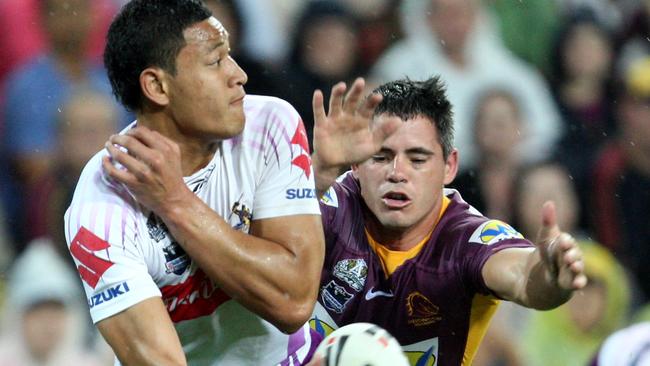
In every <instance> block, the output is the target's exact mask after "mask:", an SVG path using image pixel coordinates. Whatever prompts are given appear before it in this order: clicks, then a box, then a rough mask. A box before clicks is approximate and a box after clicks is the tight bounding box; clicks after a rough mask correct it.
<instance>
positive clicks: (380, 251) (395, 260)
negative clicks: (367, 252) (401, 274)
mask: <svg viewBox="0 0 650 366" xmlns="http://www.w3.org/2000/svg"><path fill="white" fill-rule="evenodd" d="M450 202H451V200H450V199H449V198H447V197H446V196H442V205H441V207H440V214H438V218H437V219H436V223H435V224H433V227H431V231H429V233H428V234H427V236H426V237H425V238H424V239H422V241H420V242H419V243H418V244H417V245H415V246H414V247H413V248H411V249H409V250H406V251H400V250H390V249H388V248H386V247H385V246H384V245H382V244H380V243H379V242H377V241H376V240H375V239H373V238H372V236H370V233H369V232H368V230H367V229H366V230H365V231H366V237H367V238H368V243H369V244H370V247H371V248H372V250H373V251H374V252H375V253H376V254H377V256H379V260H380V262H381V266H382V268H383V269H384V275H385V276H386V277H387V278H388V276H390V275H392V274H393V272H395V270H396V269H397V267H399V266H401V265H402V263H404V262H406V261H407V260H409V259H411V258H413V257H415V256H416V255H418V253H420V251H421V250H422V248H423V247H424V244H425V243H426V242H428V241H429V238H430V237H431V234H432V233H433V230H434V229H435V228H436V225H437V224H438V221H440V218H441V217H442V215H443V214H444V213H445V210H447V207H448V206H449V203H450Z"/></svg>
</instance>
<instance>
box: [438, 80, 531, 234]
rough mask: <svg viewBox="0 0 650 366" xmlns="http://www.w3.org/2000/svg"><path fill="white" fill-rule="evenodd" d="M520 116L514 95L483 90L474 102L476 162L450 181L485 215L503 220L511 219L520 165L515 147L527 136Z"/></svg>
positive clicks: (508, 220) (493, 90)
mask: <svg viewBox="0 0 650 366" xmlns="http://www.w3.org/2000/svg"><path fill="white" fill-rule="evenodd" d="M522 118H523V116H522V115H521V109H520V106H519V101H518V100H517V98H516V97H515V96H514V95H512V94H511V93H509V92H507V91H505V90H499V89H489V90H487V91H485V92H484V93H483V95H482V96H481V97H480V98H479V100H478V102H477V104H476V113H475V117H474V125H473V127H474V128H473V136H474V144H475V145H476V149H477V153H478V161H477V162H476V165H474V166H472V167H470V168H468V169H467V170H465V171H464V172H462V173H460V174H459V175H458V177H456V179H454V181H453V182H452V183H451V186H452V187H454V188H456V189H457V190H458V191H459V192H460V193H461V195H462V196H463V199H464V200H466V201H467V202H471V203H472V206H473V207H474V208H476V209H477V210H479V211H480V212H481V213H483V214H484V215H485V216H487V217H491V218H495V219H499V220H504V221H506V222H511V221H512V219H513V217H512V206H513V202H512V193H513V185H514V180H515V178H516V176H517V173H518V170H519V166H520V165H521V157H520V156H519V154H518V149H517V148H518V146H519V145H520V144H521V142H522V141H523V139H524V138H525V137H524V136H525V135H526V131H524V130H523V128H524V126H525V125H526V124H525V122H524V121H522ZM537 207H538V208H539V207H541V206H537Z"/></svg>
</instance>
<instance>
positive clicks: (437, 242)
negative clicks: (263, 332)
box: [310, 174, 532, 366]
mask: <svg viewBox="0 0 650 366" xmlns="http://www.w3.org/2000/svg"><path fill="white" fill-rule="evenodd" d="M444 195H445V197H446V198H445V201H447V202H446V204H447V205H446V208H443V209H444V212H442V213H441V216H440V219H439V221H438V223H437V224H436V226H435V228H433V231H432V232H431V235H430V237H429V238H428V241H427V242H425V243H424V245H422V246H421V249H420V251H419V252H418V253H416V254H414V255H412V256H409V257H410V258H409V259H406V260H404V262H403V263H402V264H401V265H399V266H397V268H395V269H394V271H392V272H391V273H386V270H385V269H384V268H386V267H385V262H386V259H385V258H381V257H380V254H381V255H383V256H385V255H386V254H385V253H380V254H378V252H377V251H375V250H373V249H372V247H371V243H370V242H371V241H373V240H372V238H369V237H368V236H367V233H366V230H365V226H364V221H363V219H362V218H363V217H364V215H366V214H368V212H367V210H368V209H367V207H366V206H365V204H364V203H363V199H362V197H361V194H360V187H359V183H358V181H357V180H356V179H354V178H353V177H352V175H351V174H348V175H347V176H345V178H343V179H342V180H340V181H339V182H337V183H336V184H335V185H334V186H333V187H332V188H331V189H330V190H329V191H328V192H327V193H326V194H325V195H324V196H323V198H322V199H321V213H322V218H323V225H324V228H325V239H326V255H325V264H324V267H323V272H322V276H321V287H320V292H319V296H318V303H317V304H316V308H315V310H314V314H313V316H312V320H311V321H310V323H311V326H312V328H313V329H315V330H316V331H318V332H320V333H321V334H322V335H323V336H325V335H326V334H328V333H329V332H331V331H332V330H333V329H336V328H338V327H340V326H343V325H346V324H349V323H354V322H370V323H375V324H378V325H380V326H382V327H384V328H385V329H387V330H388V331H389V332H390V333H391V334H393V335H394V336H395V337H396V338H397V339H398V340H399V342H400V343H401V344H402V346H403V347H404V350H405V351H406V353H407V356H408V357H409V360H410V362H411V364H413V365H418V366H420V365H438V366H447V365H461V364H471V359H472V358H473V356H474V353H475V352H476V349H477V348H478V345H479V342H480V340H481V338H482V337H483V335H484V334H485V331H486V329H487V325H488V323H489V320H490V318H491V317H492V315H493V313H494V311H495V310H496V306H497V305H498V299H497V298H496V297H495V296H494V295H493V294H492V292H491V291H490V289H489V288H488V287H487V286H486V285H485V282H484V280H483V276H482V274H481V270H482V268H483V264H484V263H485V262H486V261H487V259H488V258H489V257H490V256H491V255H492V254H494V253H496V252H498V251H499V250H502V249H505V248H513V247H530V246H532V244H531V243H530V242H529V241H528V240H526V239H524V238H523V237H522V236H521V234H519V233H518V232H517V231H515V230H514V229H513V228H512V227H511V226H509V225H508V224H506V223H504V222H502V221H498V220H490V219H488V218H486V217H484V216H482V215H481V214H480V213H479V212H478V211H476V210H475V209H473V208H472V207H471V206H470V205H468V204H467V203H466V202H465V201H463V200H462V198H461V197H460V194H459V193H458V192H456V191H454V190H449V189H446V190H445V191H444ZM374 239H375V240H376V241H378V242H381V238H374ZM374 245H377V244H374Z"/></svg>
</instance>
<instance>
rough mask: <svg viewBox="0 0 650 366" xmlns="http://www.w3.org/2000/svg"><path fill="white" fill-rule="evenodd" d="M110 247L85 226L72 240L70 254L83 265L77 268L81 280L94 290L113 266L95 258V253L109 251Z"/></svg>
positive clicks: (108, 262)
mask: <svg viewBox="0 0 650 366" xmlns="http://www.w3.org/2000/svg"><path fill="white" fill-rule="evenodd" d="M110 246H111V245H110V244H108V242H107V241H106V240H102V239H101V238H99V237H98V236H96V235H95V234H93V233H92V232H90V231H89V230H87V229H86V228H85V227H83V226H82V227H81V228H80V229H79V232H77V235H75V237H74V239H72V243H71V244H70V253H72V256H73V257H74V258H75V259H76V260H78V261H79V262H80V263H81V264H80V265H78V266H77V270H78V271H79V275H80V276H81V279H82V280H83V281H84V282H86V283H87V284H88V286H90V287H92V288H95V286H97V282H99V279H100V278H101V277H102V275H103V274H104V272H106V271H107V270H108V269H109V268H111V266H112V265H113V263H112V262H110V261H107V260H105V259H102V258H99V257H97V256H95V255H94V254H93V252H96V251H98V250H104V249H108V248H109V247H110Z"/></svg>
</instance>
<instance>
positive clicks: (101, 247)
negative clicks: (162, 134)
mask: <svg viewBox="0 0 650 366" xmlns="http://www.w3.org/2000/svg"><path fill="white" fill-rule="evenodd" d="M97 175H99V173H98V174H97ZM89 182H90V181H87V180H84V179H82V180H80V184H82V186H81V187H80V186H78V187H77V192H75V198H74V199H73V203H72V205H71V206H70V208H69V209H68V211H67V212H66V215H65V234H66V240H67V242H68V249H69V250H70V254H71V255H72V258H73V259H74V262H75V266H76V268H77V271H78V273H79V276H80V277H81V280H82V283H83V287H84V290H85V293H86V299H87V301H88V306H89V308H90V315H91V317H92V319H93V322H94V323H97V322H99V321H100V320H102V319H105V318H107V317H109V316H112V315H114V314H117V313H119V312H121V311H123V310H125V309H127V308H129V307H131V306H133V305H135V304H137V303H139V302H141V301H143V300H145V299H147V298H150V297H155V296H158V297H159V296H161V293H160V290H159V289H158V286H157V285H156V284H155V282H154V281H153V278H152V277H151V275H150V274H149V271H148V268H147V262H146V258H145V255H144V253H143V251H142V248H143V245H142V244H143V243H140V242H139V240H140V238H141V235H139V233H138V222H137V216H136V213H135V211H134V210H133V209H132V206H130V205H128V204H127V203H126V202H124V201H121V200H120V199H119V198H118V197H110V196H106V194H104V195H102V194H100V193H97V192H96V190H97V189H95V187H91V188H90V189H87V190H86V191H85V192H84V189H83V188H84V187H87V184H88V183H89ZM84 183H86V184H84ZM92 183H95V184H96V183H97V182H92ZM79 191H81V193H80V192H79ZM89 191H90V192H89ZM91 192H92V193H91ZM84 193H85V195H86V197H77V195H81V196H84Z"/></svg>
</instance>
